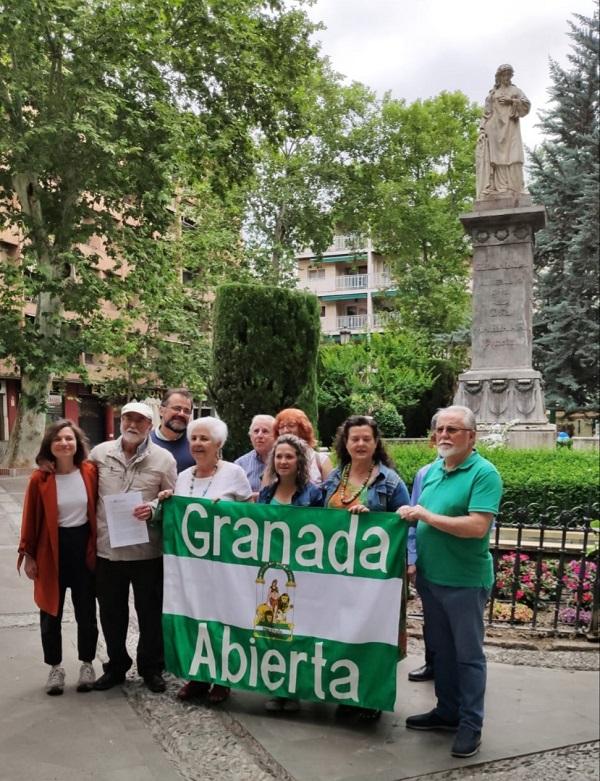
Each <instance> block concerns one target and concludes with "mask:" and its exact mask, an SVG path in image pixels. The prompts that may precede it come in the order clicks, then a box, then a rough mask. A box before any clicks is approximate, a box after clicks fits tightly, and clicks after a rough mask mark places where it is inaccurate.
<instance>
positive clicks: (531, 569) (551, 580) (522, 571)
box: [496, 552, 557, 605]
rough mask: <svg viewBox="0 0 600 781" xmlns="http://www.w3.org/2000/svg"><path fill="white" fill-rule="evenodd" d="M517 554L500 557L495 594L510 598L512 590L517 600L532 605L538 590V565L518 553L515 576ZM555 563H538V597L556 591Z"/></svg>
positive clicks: (542, 597)
mask: <svg viewBox="0 0 600 781" xmlns="http://www.w3.org/2000/svg"><path fill="white" fill-rule="evenodd" d="M516 559H517V554H516V553H514V552H512V553H505V554H504V555H503V556H501V557H500V559H499V561H498V566H497V569H496V594H497V596H499V597H501V598H503V599H512V597H513V592H514V595H515V600H516V601H517V602H523V603H524V604H527V605H533V604H534V602H535V600H536V591H537V590H538V565H537V564H536V562H535V561H531V559H530V558H529V556H527V555H526V554H525V553H521V554H520V555H519V572H518V576H517V578H516V585H515V576H516V572H515V570H516ZM554 570H555V563H550V562H546V561H542V562H540V565H539V593H538V598H540V599H545V598H547V597H550V596H552V595H553V594H554V592H555V591H556V585H557V582H556V575H555V574H554Z"/></svg>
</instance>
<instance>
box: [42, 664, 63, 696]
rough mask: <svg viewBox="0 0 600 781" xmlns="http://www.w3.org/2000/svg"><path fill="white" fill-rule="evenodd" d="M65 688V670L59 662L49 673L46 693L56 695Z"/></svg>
mask: <svg viewBox="0 0 600 781" xmlns="http://www.w3.org/2000/svg"><path fill="white" fill-rule="evenodd" d="M64 688H65V671H64V668H63V667H61V666H60V665H59V664H54V665H52V667H51V668H50V672H49V673H48V680H47V681H46V694H50V695H51V696H53V697H54V696H56V695H57V694H62V693H63V691H64Z"/></svg>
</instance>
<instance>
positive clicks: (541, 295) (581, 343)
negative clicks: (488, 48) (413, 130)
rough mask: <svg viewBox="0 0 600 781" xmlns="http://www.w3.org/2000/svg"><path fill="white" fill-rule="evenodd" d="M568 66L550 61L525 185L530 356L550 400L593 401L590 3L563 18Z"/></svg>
mask: <svg viewBox="0 0 600 781" xmlns="http://www.w3.org/2000/svg"><path fill="white" fill-rule="evenodd" d="M569 25H570V30H571V31H570V33H569V35H570V37H571V40H572V48H571V52H570V54H569V55H568V60H569V67H567V68H563V67H561V66H560V65H558V63H556V62H554V61H551V62H550V73H551V76H552V87H551V90H550V95H551V97H552V100H553V103H552V106H551V108H550V109H549V110H548V111H546V112H541V123H540V127H541V128H542V130H543V132H544V134H545V136H546V138H545V140H544V142H543V143H542V144H541V145H540V146H539V147H538V148H536V149H535V150H534V151H533V153H532V166H531V176H532V179H531V184H530V189H531V192H532V194H533V195H534V197H535V199H536V200H537V201H538V202H539V203H543V204H544V205H545V207H546V210H547V213H548V223H547V226H546V228H545V229H544V230H543V231H540V232H539V233H538V234H537V237H536V251H535V269H536V281H537V285H536V311H535V314H534V362H535V365H536V367H537V368H539V369H540V371H541V372H542V373H543V375H544V380H545V384H546V402H547V404H548V406H549V407H550V408H553V409H564V410H566V411H570V410H573V409H576V408H586V407H596V408H597V407H598V401H599V400H598V337H599V333H598V303H599V296H598V247H599V242H598V239H599V235H598V217H599V214H600V208H599V206H600V203H599V195H598V181H599V178H600V176H599V175H600V167H599V158H598V155H599V148H600V147H599V143H600V133H599V118H600V114H599V95H600V84H599V77H598V68H599V62H598V52H599V39H598V4H597V3H596V8H595V11H594V15H593V17H592V18H588V17H585V16H582V15H579V14H576V15H575V21H574V22H569Z"/></svg>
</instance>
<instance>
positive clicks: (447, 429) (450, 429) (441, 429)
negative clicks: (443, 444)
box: [435, 426, 473, 437]
mask: <svg viewBox="0 0 600 781" xmlns="http://www.w3.org/2000/svg"><path fill="white" fill-rule="evenodd" d="M444 431H445V432H446V434H450V436H451V437H453V436H454V435H455V434H458V432H459V431H473V429H472V428H456V427H455V426H438V427H437V428H436V430H435V433H436V434H443V433H444Z"/></svg>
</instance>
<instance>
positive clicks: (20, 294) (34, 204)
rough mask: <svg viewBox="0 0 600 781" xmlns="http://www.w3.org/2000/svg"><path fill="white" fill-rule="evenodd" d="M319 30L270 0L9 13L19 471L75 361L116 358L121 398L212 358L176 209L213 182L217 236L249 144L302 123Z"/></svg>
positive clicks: (0, 85)
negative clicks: (298, 99)
mask: <svg viewBox="0 0 600 781" xmlns="http://www.w3.org/2000/svg"><path fill="white" fill-rule="evenodd" d="M312 29H313V28H312V25H311V24H310V23H309V22H308V20H307V18H306V16H305V15H304V13H303V12H302V10H301V9H299V8H298V7H294V8H291V9H289V8H287V7H286V4H285V3H283V2H279V1H278V0H268V1H267V0H266V1H265V2H260V1H258V0H204V1H202V0H193V2H191V1H188V0H181V1H177V2H176V0H132V2H130V3H125V4H123V3H120V2H117V0H103V1H102V2H101V1H100V0H91V1H90V2H87V3H81V2H78V0H54V2H52V3H41V2H39V0H18V2H17V1H16V0H2V1H1V2H0V219H1V221H2V222H1V223H0V227H1V225H2V223H3V225H4V227H8V228H11V229H12V230H14V231H16V232H17V234H18V235H19V236H20V238H21V239H22V254H21V256H20V257H19V258H9V259H8V260H6V261H5V262H3V263H2V267H1V273H2V281H1V285H0V334H1V336H0V358H3V359H7V360H10V361H11V362H12V363H13V364H14V365H15V366H16V367H18V370H19V372H20V375H21V397H20V407H19V416H18V419H17V425H16V427H15V430H14V432H13V433H12V435H11V442H10V446H9V450H8V454H7V460H8V461H9V462H10V463H11V464H12V465H20V464H27V463H29V462H30V461H31V456H32V453H33V452H35V450H36V449H37V444H38V442H39V436H40V432H41V430H42V428H43V422H44V407H45V403H46V398H47V395H48V391H49V389H50V387H51V383H52V380H53V378H54V377H64V376H66V375H68V373H72V372H78V373H80V374H81V375H82V376H84V377H85V368H84V367H83V366H82V364H81V354H82V353H83V352H93V353H94V354H95V355H102V354H104V355H106V356H107V358H108V362H109V364H110V366H111V370H112V371H113V373H114V372H116V374H117V375H118V374H119V372H120V371H121V370H123V362H124V364H125V369H124V371H125V375H126V376H125V378H124V382H123V383H122V384H121V390H123V388H125V389H126V388H128V387H131V386H132V385H135V382H136V378H137V377H139V376H141V374H143V371H145V369H146V368H148V365H146V366H144V360H142V358H144V359H145V360H146V363H147V364H149V365H150V366H151V367H154V369H155V371H156V370H157V369H161V371H162V369H166V368H167V367H174V366H177V365H180V366H181V365H182V360H181V358H182V352H181V349H183V351H184V353H185V352H187V353H188V354H187V356H186V357H187V360H188V361H189V362H190V363H192V364H194V362H195V361H200V362H202V355H201V354H199V353H198V352H197V351H196V352H194V349H195V348H197V347H199V346H201V345H202V344H203V340H202V339H199V340H198V339H196V338H195V336H196V333H195V331H194V328H195V327H196V326H197V324H198V319H199V305H200V304H199V301H198V300H196V301H192V300H190V298H189V297H188V300H187V301H184V300H182V295H183V291H182V290H181V270H182V267H183V266H184V265H185V263H186V262H187V259H186V258H184V257H183V256H182V254H183V253H185V252H186V251H187V250H188V249H189V241H187V239H185V240H184V239H183V237H179V238H180V239H181V241H177V237H176V238H175V240H173V236H172V235H171V236H170V237H169V233H170V232H171V234H172V231H173V225H174V219H175V218H176V216H177V215H176V214H175V211H174V209H173V201H174V198H175V197H176V193H177V192H178V188H179V187H181V186H182V184H183V186H184V189H185V187H187V186H189V185H190V184H192V185H193V186H194V187H197V186H199V187H200V188H202V187H204V186H208V188H209V190H210V194H208V195H206V198H205V201H209V202H210V204H211V209H212V217H213V218H214V219H213V223H212V224H213V227H214V228H215V230H217V226H218V225H219V224H220V225H221V226H223V225H224V220H223V218H224V216H225V215H230V214H231V211H230V210H231V208H232V206H231V197H230V194H231V186H232V183H236V182H241V181H243V180H244V179H245V177H246V176H247V175H248V172H249V171H250V170H251V169H252V164H253V154H254V142H253V139H254V134H255V133H256V132H257V131H258V130H260V132H262V133H263V134H264V135H265V136H267V137H270V138H272V139H274V140H275V139H277V138H278V137H279V136H280V135H281V134H282V133H285V132H288V131H289V128H290V127H292V126H293V125H294V122H295V116H296V113H297V112H296V106H295V97H294V95H295V91H294V84H295V80H296V79H301V78H302V77H303V74H304V72H305V71H306V69H307V68H310V67H311V63H312V62H313V61H314V59H315V58H316V51H315V49H314V47H313V46H312V45H311V44H310V41H309V36H310V32H311V30H312ZM218 196H221V198H222V200H223V203H222V204H219V202H218ZM219 210H220V216H219V215H217V214H216V212H217V211H219ZM209 219H210V218H209ZM235 224H236V223H235V220H233V221H231V220H230V221H229V225H230V226H231V228H233V227H234V226H235ZM237 224H238V227H239V222H238V223H237ZM211 235H214V232H213V233H212V234H211ZM196 238H197V234H196ZM231 239H232V235H231V232H230V235H229V237H228V244H229V245H230V247H233V248H234V252H235V246H236V242H235V241H231ZM186 243H187V245H186ZM176 244H177V245H178V246H175V245H176ZM215 256H216V257H217V259H219V258H220V260H219V261H218V262H219V263H221V262H222V258H223V253H222V245H219V243H218V241H217V247H216V251H215V252H213V251H212V249H211V251H210V252H208V253H206V252H205V254H204V258H205V259H206V258H207V257H208V258H210V259H212V258H214V257H215ZM103 261H108V268H107V269H101V268H100V266H101V263H102V262H103ZM178 263H179V265H178ZM104 265H106V263H105V264H104ZM24 310H25V312H26V313H27V315H28V316H27V317H25V318H24V317H23V311H24ZM190 323H191V324H192V328H191V329H190ZM190 331H191V332H190ZM186 334H187V338H185V335H186ZM188 340H189V341H188ZM204 343H205V340H204ZM179 348H181V349H179ZM178 349H179V352H178ZM113 357H116V359H117V360H113ZM163 359H166V360H163ZM196 365H197V364H196ZM113 388H114V389H116V388H117V385H115V384H114V383H113Z"/></svg>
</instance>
